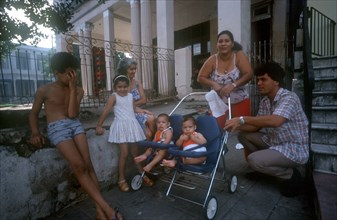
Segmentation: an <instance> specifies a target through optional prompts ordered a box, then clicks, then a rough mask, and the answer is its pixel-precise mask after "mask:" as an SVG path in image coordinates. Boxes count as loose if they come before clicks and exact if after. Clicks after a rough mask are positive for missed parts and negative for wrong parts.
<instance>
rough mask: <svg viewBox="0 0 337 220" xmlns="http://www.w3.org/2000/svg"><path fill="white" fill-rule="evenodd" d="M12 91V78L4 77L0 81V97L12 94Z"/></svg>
mask: <svg viewBox="0 0 337 220" xmlns="http://www.w3.org/2000/svg"><path fill="white" fill-rule="evenodd" d="M12 91H13V86H12V80H9V79H5V80H2V81H1V82H0V96H1V97H11V96H14V94H13V93H12Z"/></svg>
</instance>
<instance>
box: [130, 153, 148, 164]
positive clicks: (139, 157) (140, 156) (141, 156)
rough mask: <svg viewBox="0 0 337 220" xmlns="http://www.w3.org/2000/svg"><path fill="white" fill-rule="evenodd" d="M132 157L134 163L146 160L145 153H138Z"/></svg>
mask: <svg viewBox="0 0 337 220" xmlns="http://www.w3.org/2000/svg"><path fill="white" fill-rule="evenodd" d="M133 159H134V161H135V162H136V163H140V162H142V161H144V160H146V155H144V154H142V155H139V156H137V157H135V158H133Z"/></svg>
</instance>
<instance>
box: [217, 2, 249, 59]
mask: <svg viewBox="0 0 337 220" xmlns="http://www.w3.org/2000/svg"><path fill="white" fill-rule="evenodd" d="M250 4H251V1H250V0H236V1H223V0H218V33H219V32H221V31H223V30H229V31H231V32H232V33H233V35H234V40H235V41H237V42H238V43H240V44H241V45H242V47H243V50H244V52H245V53H249V51H250ZM228 18H235V19H228Z"/></svg>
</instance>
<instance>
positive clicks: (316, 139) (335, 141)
mask: <svg viewBox="0 0 337 220" xmlns="http://www.w3.org/2000/svg"><path fill="white" fill-rule="evenodd" d="M336 133H337V124H332V123H329V124H327V123H312V124H311V143H314V144H329V145H337V135H336Z"/></svg>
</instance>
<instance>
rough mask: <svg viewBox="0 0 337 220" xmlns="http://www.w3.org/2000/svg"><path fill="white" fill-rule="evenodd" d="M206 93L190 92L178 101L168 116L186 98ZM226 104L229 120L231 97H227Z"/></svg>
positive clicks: (230, 116)
mask: <svg viewBox="0 0 337 220" xmlns="http://www.w3.org/2000/svg"><path fill="white" fill-rule="evenodd" d="M207 93H208V92H191V93H189V94H187V95H185V96H184V97H183V98H182V99H181V100H180V101H179V103H178V104H177V105H176V106H175V107H174V109H172V111H171V112H170V113H169V116H171V115H172V114H173V113H174V112H175V111H176V110H177V108H178V107H179V106H180V104H181V103H182V102H183V101H184V100H185V99H186V98H188V97H190V96H195V95H206V94H207ZM227 102H228V118H229V119H231V118H232V108H231V97H230V96H229V97H228V98H227Z"/></svg>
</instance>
